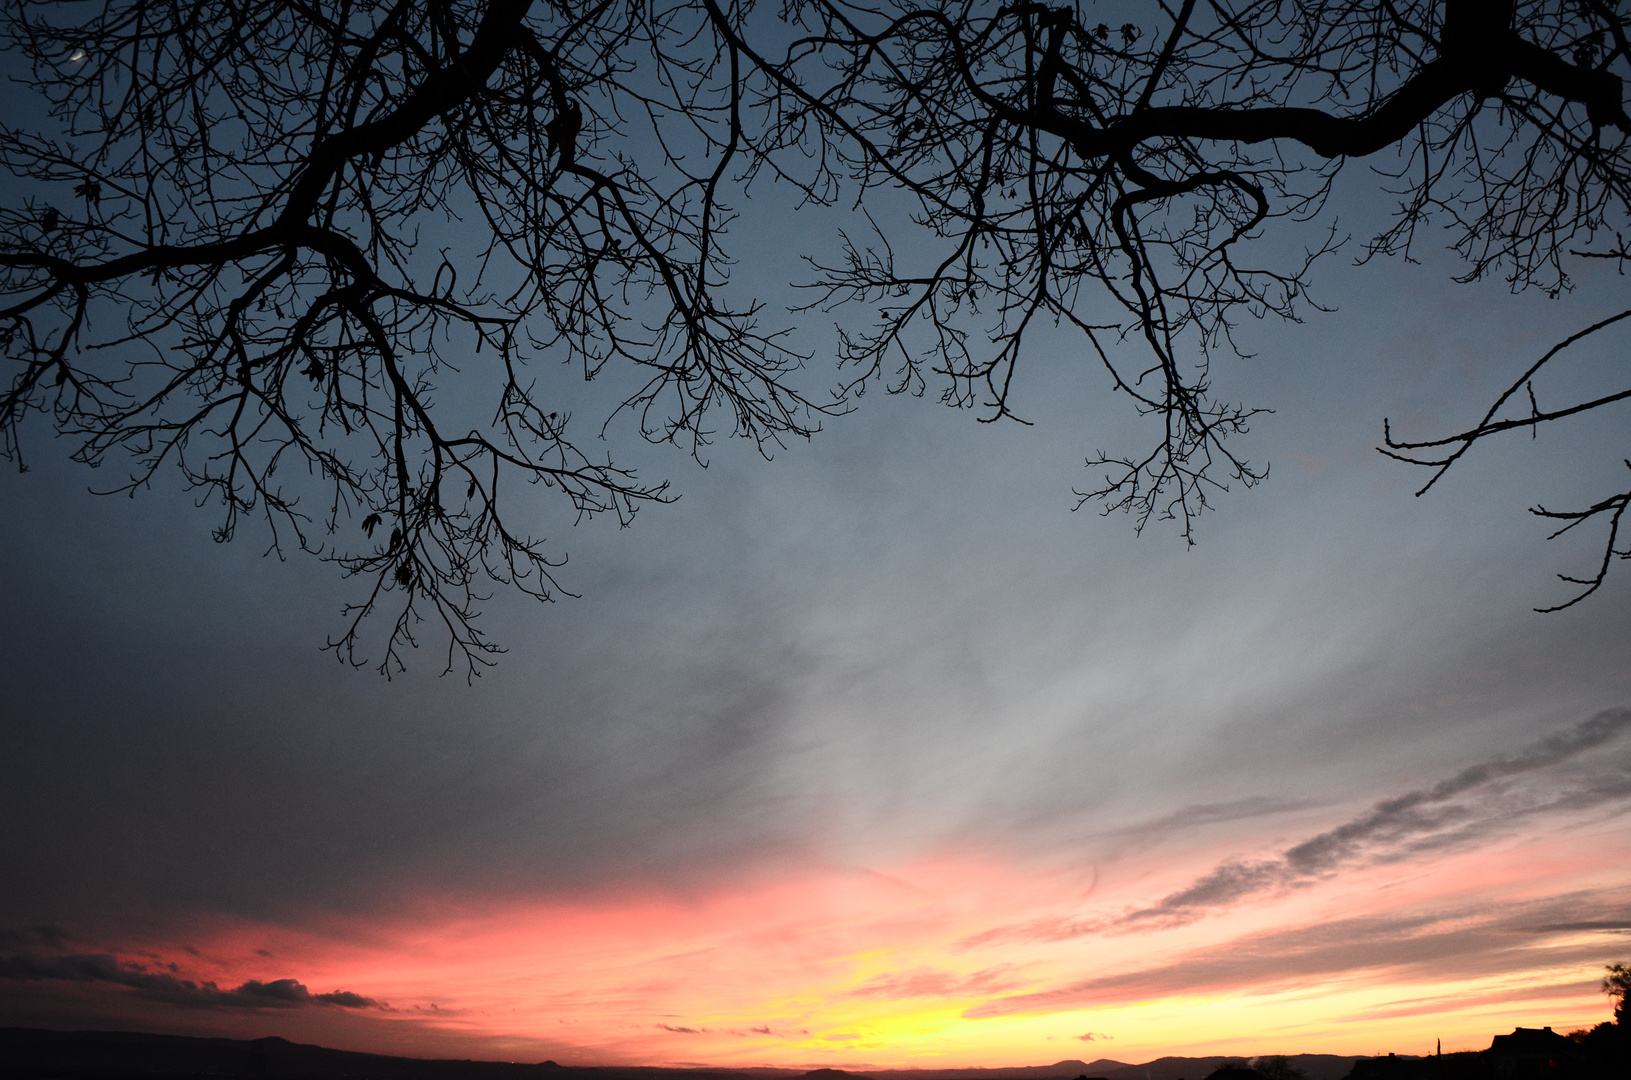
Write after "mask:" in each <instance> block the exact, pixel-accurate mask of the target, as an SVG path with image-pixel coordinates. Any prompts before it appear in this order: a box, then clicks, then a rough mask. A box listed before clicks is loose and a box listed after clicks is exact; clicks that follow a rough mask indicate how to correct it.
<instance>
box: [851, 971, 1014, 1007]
mask: <svg viewBox="0 0 1631 1080" xmlns="http://www.w3.org/2000/svg"><path fill="white" fill-rule="evenodd" d="M1013 971H1014V967H1013V965H1012V964H999V965H997V966H996V967H989V968H986V969H985V970H983V971H976V972H974V974H972V975H963V974H961V973H959V972H955V971H942V970H940V969H937V968H926V967H925V968H917V969H915V970H913V971H901V972H890V973H888V974H886V975H876V976H874V977H872V978H871V979H868V980H867V981H866V982H864V983H862V984H861V985H860V986H858V987H856V988H855V989H854V990H851V991H850V992H849V994H848V995H847V996H849V997H881V998H890V999H899V998H923V997H970V996H974V995H978V994H998V993H1001V992H1003V991H1004V990H1012V989H1013V988H1014V987H1016V986H1020V985H1022V983H1023V982H1024V980H1022V979H1016V978H1014V977H1013Z"/></svg>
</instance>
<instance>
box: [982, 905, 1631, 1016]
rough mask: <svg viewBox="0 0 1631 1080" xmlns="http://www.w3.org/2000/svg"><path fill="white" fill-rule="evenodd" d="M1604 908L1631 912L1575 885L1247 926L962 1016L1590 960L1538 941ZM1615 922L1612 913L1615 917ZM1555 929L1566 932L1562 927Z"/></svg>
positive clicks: (1584, 947) (1468, 974) (1594, 956)
mask: <svg viewBox="0 0 1631 1080" xmlns="http://www.w3.org/2000/svg"><path fill="white" fill-rule="evenodd" d="M1605 908H1608V909H1610V911H1609V913H1610V914H1612V915H1614V916H1617V917H1618V916H1624V915H1627V914H1631V910H1628V909H1626V905H1625V901H1624V899H1623V897H1619V896H1609V895H1604V894H1599V893H1584V892H1582V893H1576V894H1572V895H1570V896H1566V897H1560V898H1556V899H1552V900H1547V901H1543V902H1537V903H1534V904H1529V905H1524V906H1521V907H1517V908H1513V909H1510V910H1507V911H1504V912H1502V913H1499V914H1492V913H1491V912H1489V911H1488V910H1487V909H1485V908H1458V909H1453V910H1446V911H1439V912H1428V913H1422V914H1415V915H1410V916H1391V917H1365V918H1352V919H1335V920H1330V921H1326V922H1322V923H1319V924H1317V925H1312V926H1300V927H1295V928H1292V929H1287V930H1273V931H1265V932H1261V933H1256V934H1249V935H1245V936H1242V937H1238V938H1235V939H1233V940H1231V941H1227V942H1224V943H1222V944H1219V945H1217V946H1214V947H1211V948H1209V949H1204V950H1201V951H1198V952H1195V953H1191V954H1187V955H1185V956H1184V957H1183V959H1182V960H1180V961H1177V962H1174V963H1166V964H1160V965H1156V966H1152V967H1146V968H1140V969H1137V970H1134V971H1128V972H1122V973H1119V974H1116V975H1108V976H1102V977H1099V978H1094V979H1084V980H1081V981H1077V982H1071V983H1067V984H1064V985H1061V986H1057V987H1052V988H1049V989H1046V990H1041V991H1037V992H1034V993H1029V994H1016V995H1011V996H1009V997H1005V998H998V999H995V1000H992V1001H988V1002H985V1003H983V1004H981V1005H978V1006H975V1007H974V1008H971V1009H969V1010H967V1011H966V1012H965V1013H964V1015H965V1016H967V1017H969V1018H986V1017H993V1016H1006V1015H1011V1014H1014V1013H1055V1012H1068V1011H1072V1010H1075V1009H1082V1008H1090V1007H1093V1006H1102V1005H1109V1004H1126V1003H1128V1002H1131V1001H1148V1000H1155V999H1159V998H1167V997H1189V996H1205V995H1211V994H1218V993H1226V992H1229V991H1233V990H1237V989H1239V988H1241V987H1243V986H1251V987H1254V988H1258V989H1262V988H1264V987H1269V986H1283V985H1289V984H1301V983H1305V982H1310V981H1321V982H1324V981H1328V980H1330V979H1332V978H1337V977H1341V978H1369V977H1374V976H1375V975H1376V974H1377V973H1379V972H1384V971H1385V972H1387V973H1388V975H1389V977H1390V978H1396V979H1401V980H1408V979H1411V978H1418V977H1419V978H1429V977H1430V978H1432V979H1436V980H1446V979H1458V978H1477V977H1481V976H1487V975H1499V974H1511V973H1516V972H1527V971H1534V970H1539V969H1551V968H1555V967H1557V966H1558V965H1560V964H1561V965H1567V964H1571V963H1587V964H1589V963H1596V962H1599V961H1600V959H1601V955H1602V946H1601V943H1599V942H1581V943H1577V944H1573V945H1568V944H1559V943H1556V942H1549V941H1546V940H1544V939H1545V938H1546V937H1547V936H1548V935H1547V934H1546V933H1545V932H1544V928H1546V927H1558V926H1571V925H1574V924H1576V923H1578V922H1579V921H1580V920H1579V918H1578V917H1579V916H1580V915H1583V914H1585V913H1588V912H1598V913H1601V912H1603V911H1604V909H1605ZM1616 921H1617V920H1616ZM1560 933H1570V931H1563V932H1560Z"/></svg>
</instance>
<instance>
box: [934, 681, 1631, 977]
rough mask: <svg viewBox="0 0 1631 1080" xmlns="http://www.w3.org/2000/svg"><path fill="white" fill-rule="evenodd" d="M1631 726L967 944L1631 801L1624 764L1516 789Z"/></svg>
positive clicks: (1192, 909) (1172, 908)
mask: <svg viewBox="0 0 1631 1080" xmlns="http://www.w3.org/2000/svg"><path fill="white" fill-rule="evenodd" d="M1628 727H1631V709H1610V710H1607V711H1604V712H1600V713H1598V714H1597V715H1595V716H1593V717H1591V718H1590V719H1588V720H1583V721H1581V722H1580V723H1578V724H1576V725H1574V726H1573V727H1571V728H1569V729H1567V730H1565V731H1562V732H1558V733H1556V734H1553V735H1549V736H1547V737H1546V738H1544V739H1540V740H1537V741H1536V742H1533V743H1531V744H1530V745H1529V746H1527V747H1525V748H1523V749H1522V750H1521V751H1519V752H1518V753H1516V754H1511V755H1503V756H1500V757H1496V758H1491V759H1490V760H1488V761H1483V762H1479V763H1478V764H1476V765H1470V766H1468V767H1466V768H1464V769H1462V770H1460V771H1459V772H1457V773H1456V774H1455V775H1454V776H1451V777H1448V778H1447V779H1444V780H1441V781H1439V782H1438V783H1436V784H1432V785H1430V786H1428V787H1423V788H1418V789H1417V790H1415V791H1410V792H1406V793H1405V794H1403V795H1399V796H1395V797H1393V798H1390V799H1384V800H1383V801H1381V802H1379V803H1376V804H1375V805H1374V806H1372V807H1371V808H1370V809H1369V810H1366V811H1365V812H1364V813H1362V814H1359V815H1358V816H1356V817H1354V818H1353V819H1351V820H1349V821H1346V822H1344V823H1343V824H1341V825H1338V826H1337V827H1336V828H1334V829H1329V830H1327V831H1325V832H1322V833H1319V834H1318V835H1315V836H1312V837H1309V838H1308V839H1306V840H1303V841H1300V842H1299V843H1297V844H1294V845H1292V846H1291V847H1289V848H1287V849H1285V850H1284V851H1282V852H1281V853H1280V854H1278V855H1275V856H1270V857H1266V858H1255V859H1254V858H1239V857H1237V858H1230V859H1226V860H1224V861H1223V862H1221V863H1219V864H1218V865H1217V866H1215V867H1214V868H1213V869H1211V870H1210V871H1208V872H1207V873H1205V874H1203V875H1201V876H1200V877H1198V878H1196V879H1195V880H1194V881H1192V882H1190V883H1189V884H1188V885H1186V886H1184V887H1183V888H1182V889H1179V890H1177V891H1175V892H1172V893H1169V894H1168V895H1166V896H1164V897H1162V898H1161V899H1160V900H1158V901H1156V902H1155V903H1154V904H1151V905H1149V906H1147V907H1141V908H1134V909H1132V910H1130V911H1126V912H1123V913H1121V914H1119V915H1098V916H1089V917H1074V916H1048V917H1043V918H1039V919H1032V920H1028V921H1025V922H1021V923H1014V924H1010V925H1006V926H999V927H995V928H993V929H991V930H986V931H983V932H981V933H978V934H974V935H971V936H970V937H967V938H965V939H964V940H963V941H962V942H961V943H960V944H961V946H962V947H963V948H965V949H970V948H979V947H981V946H985V945H991V944H996V943H998V942H1004V941H1025V940H1029V941H1061V940H1065V939H1068V938H1073V937H1079V936H1081V935H1084V934H1095V933H1124V932H1129V931H1138V930H1159V929H1169V928H1171V927H1175V926H1182V925H1184V924H1185V923H1189V922H1193V921H1194V920H1196V919H1199V918H1202V917H1204V916H1205V915H1207V914H1208V913H1210V912H1213V911H1217V910H1219V909H1224V908H1228V907H1229V906H1231V905H1233V904H1236V903H1239V902H1241V901H1243V900H1245V899H1247V898H1249V897H1252V896H1255V895H1258V894H1262V893H1267V892H1273V891H1283V890H1286V889H1296V888H1301V887H1305V886H1308V885H1311V884H1313V883H1314V882H1316V881H1319V880H1323V879H1324V878H1327V877H1329V876H1331V875H1333V874H1335V873H1337V872H1338V871H1345V870H1349V869H1352V868H1354V867H1356V866H1361V865H1369V864H1377V863H1386V862H1394V861H1398V860H1401V859H1407V858H1410V857H1412V856H1417V855H1422V854H1429V853H1434V852H1439V851H1443V850H1446V849H1450V848H1457V847H1465V846H1468V845H1472V844H1475V843H1477V842H1479V841H1480V840H1484V839H1487V838H1488V837H1490V836H1492V835H1497V834H1501V833H1504V832H1507V831H1510V830H1511V829H1512V827H1513V826H1515V825H1518V824H1520V823H1522V822H1523V821H1525V820H1528V819H1532V818H1535V817H1539V816H1542V815H1545V814H1549V813H1557V812H1568V811H1580V810H1588V809H1592V808H1594V807H1599V806H1604V805H1608V804H1613V803H1626V804H1631V768H1628V767H1627V765H1626V764H1625V763H1624V762H1610V763H1608V764H1607V765H1606V766H1605V767H1602V768H1598V769H1595V770H1585V771H1581V772H1577V774H1576V775H1573V776H1571V777H1569V779H1568V780H1567V781H1564V782H1554V783H1551V784H1549V785H1544V786H1542V787H1541V788H1539V789H1537V790H1530V789H1524V788H1520V787H1517V786H1515V783H1516V781H1517V780H1518V779H1519V778H1521V777H1524V776H1526V775H1528V774H1534V773H1541V772H1544V771H1545V770H1548V769H1554V768H1557V767H1559V766H1562V765H1564V764H1565V763H1568V762H1571V761H1573V760H1574V759H1576V758H1579V757H1581V756H1582V755H1585V754H1586V753H1588V752H1589V751H1592V750H1596V749H1599V748H1601V747H1604V746H1606V745H1607V744H1609V743H1611V742H1613V741H1614V740H1615V739H1617V738H1618V737H1619V736H1620V735H1621V734H1622V733H1623V732H1624V731H1625V730H1626V729H1627V728H1628ZM1207 809H1210V808H1203V807H1197V808H1191V811H1189V812H1184V814H1183V816H1182V819H1181V820H1175V821H1174V822H1172V823H1171V824H1170V825H1168V824H1166V823H1165V822H1163V823H1162V824H1163V827H1173V826H1175V825H1179V824H1184V823H1188V822H1189V821H1191V820H1207V819H1208V818H1209V817H1210V815H1208V814H1205V813H1195V812H1193V811H1202V810H1207ZM1241 809H1242V810H1248V808H1246V807H1241ZM1248 812H1249V810H1248ZM1216 819H1217V820H1224V818H1223V817H1218V818H1216ZM1592 928H1596V927H1592Z"/></svg>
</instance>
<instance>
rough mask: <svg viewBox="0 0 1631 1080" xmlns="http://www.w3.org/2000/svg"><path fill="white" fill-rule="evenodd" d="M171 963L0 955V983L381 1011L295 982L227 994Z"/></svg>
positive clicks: (353, 996)
mask: <svg viewBox="0 0 1631 1080" xmlns="http://www.w3.org/2000/svg"><path fill="white" fill-rule="evenodd" d="M180 970H181V969H180V968H179V967H178V966H177V965H176V964H173V963H170V964H160V963H155V964H151V965H150V964H144V963H140V962H138V961H132V960H120V959H119V958H118V957H116V956H113V955H112V954H109V953H61V954H57V955H49V954H42V953H32V952H23V953H12V954H10V955H0V979H10V980H19V981H23V982H43V981H46V980H58V981H62V982H72V983H92V984H102V985H112V986H119V987H124V988H125V989H127V990H130V991H133V992H134V993H136V994H137V995H138V996H140V997H143V998H146V999H148V1000H150V1001H159V1002H163V1003H165V1004H170V1005H180V1006H187V1007H197V1008H229V1009H300V1008H311V1007H315V1006H324V1005H333V1006H338V1007H339V1008H342V1009H384V1008H386V1005H385V1004H384V1003H383V1002H380V1001H376V1000H374V999H373V998H370V997H364V996H363V995H362V994H357V993H353V992H351V991H349V990H335V991H332V992H330V993H326V994H314V993H312V992H311V991H310V990H308V989H307V988H306V987H305V986H304V985H302V984H301V983H299V982H297V981H296V980H294V979H273V980H271V981H269V982H261V981H260V980H259V979H250V980H248V981H247V982H245V983H243V984H242V985H240V986H238V987H235V988H233V989H230V990H223V989H221V988H220V987H219V986H217V985H216V984H215V983H213V982H207V981H205V982H199V981H195V980H193V979H187V978H182V977H181V975H180Z"/></svg>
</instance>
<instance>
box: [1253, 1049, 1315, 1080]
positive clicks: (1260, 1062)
mask: <svg viewBox="0 0 1631 1080" xmlns="http://www.w3.org/2000/svg"><path fill="white" fill-rule="evenodd" d="M1252 1068H1253V1069H1255V1070H1256V1071H1257V1072H1258V1074H1259V1075H1261V1076H1265V1077H1267V1078H1268V1080H1304V1077H1306V1076H1307V1075H1308V1074H1307V1073H1305V1072H1303V1071H1302V1070H1301V1069H1299V1068H1297V1066H1295V1065H1293V1064H1292V1063H1291V1059H1290V1058H1288V1057H1286V1056H1285V1055H1284V1054H1265V1055H1263V1056H1262V1057H1259V1058H1254V1059H1253V1060H1252Z"/></svg>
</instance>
